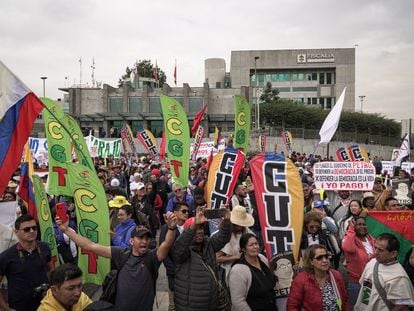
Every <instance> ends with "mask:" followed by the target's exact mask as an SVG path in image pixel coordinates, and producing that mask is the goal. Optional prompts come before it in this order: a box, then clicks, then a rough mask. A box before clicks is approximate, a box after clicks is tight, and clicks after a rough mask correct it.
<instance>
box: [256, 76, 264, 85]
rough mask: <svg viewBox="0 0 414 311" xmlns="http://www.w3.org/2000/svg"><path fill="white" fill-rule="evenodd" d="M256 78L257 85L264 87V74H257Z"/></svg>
mask: <svg viewBox="0 0 414 311" xmlns="http://www.w3.org/2000/svg"><path fill="white" fill-rule="evenodd" d="M257 78H258V81H259V85H260V86H264V74H263V73H259V74H257Z"/></svg>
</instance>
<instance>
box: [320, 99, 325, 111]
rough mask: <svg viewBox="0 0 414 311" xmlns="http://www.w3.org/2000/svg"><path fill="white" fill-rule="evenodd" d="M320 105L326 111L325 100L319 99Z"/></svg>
mask: <svg viewBox="0 0 414 311" xmlns="http://www.w3.org/2000/svg"><path fill="white" fill-rule="evenodd" d="M319 105H321V108H322V109H325V98H319Z"/></svg>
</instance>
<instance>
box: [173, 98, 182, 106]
mask: <svg viewBox="0 0 414 311" xmlns="http://www.w3.org/2000/svg"><path fill="white" fill-rule="evenodd" d="M173 98H174V99H175V100H176V101H178V102H179V103H180V104H181V106H183V105H184V97H182V96H174V97H173Z"/></svg>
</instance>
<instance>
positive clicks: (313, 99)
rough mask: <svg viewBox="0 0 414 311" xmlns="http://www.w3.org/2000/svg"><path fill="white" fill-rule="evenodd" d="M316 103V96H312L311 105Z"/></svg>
mask: <svg viewBox="0 0 414 311" xmlns="http://www.w3.org/2000/svg"><path fill="white" fill-rule="evenodd" d="M317 103H318V99H317V98H316V97H312V105H316V104H317Z"/></svg>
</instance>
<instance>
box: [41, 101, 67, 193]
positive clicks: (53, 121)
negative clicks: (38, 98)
mask: <svg viewBox="0 0 414 311" xmlns="http://www.w3.org/2000/svg"><path fill="white" fill-rule="evenodd" d="M42 102H43V104H44V105H45V107H46V109H44V110H43V119H44V122H45V132H46V138H47V145H48V150H49V154H48V161H49V176H48V189H47V192H48V193H49V194H55V195H59V194H62V195H67V196H72V195H73V194H72V193H71V192H70V190H69V189H68V188H67V187H66V185H65V183H64V182H63V181H62V180H63V179H64V175H65V174H67V170H66V167H65V164H66V163H67V162H70V161H72V152H71V142H70V139H69V138H68V133H67V132H66V131H65V129H64V128H63V126H62V124H61V123H59V121H58V120H59V119H62V118H63V117H64V114H63V112H62V109H61V108H60V106H59V104H58V103H56V102H54V101H53V100H51V99H49V98H42ZM51 112H53V115H52V114H51Z"/></svg>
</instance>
